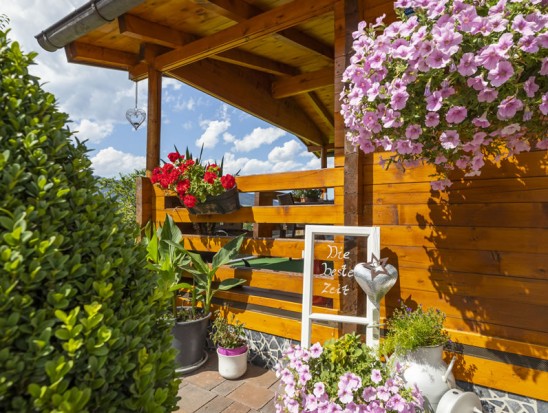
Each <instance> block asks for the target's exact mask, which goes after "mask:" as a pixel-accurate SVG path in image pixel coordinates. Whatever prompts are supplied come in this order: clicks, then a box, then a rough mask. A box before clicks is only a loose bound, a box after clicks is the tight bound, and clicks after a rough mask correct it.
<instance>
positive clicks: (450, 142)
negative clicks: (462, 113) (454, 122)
mask: <svg viewBox="0 0 548 413" xmlns="http://www.w3.org/2000/svg"><path fill="white" fill-rule="evenodd" d="M440 142H441V146H442V147H443V148H444V149H455V148H456V147H457V146H458V145H459V144H460V139H459V133H458V132H457V131H456V130H446V131H444V132H442V134H441V135H440Z"/></svg>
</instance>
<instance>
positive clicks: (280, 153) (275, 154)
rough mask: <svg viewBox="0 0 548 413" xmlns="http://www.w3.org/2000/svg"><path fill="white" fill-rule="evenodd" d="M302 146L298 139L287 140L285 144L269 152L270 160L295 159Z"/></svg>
mask: <svg viewBox="0 0 548 413" xmlns="http://www.w3.org/2000/svg"><path fill="white" fill-rule="evenodd" d="M301 148H302V145H301V144H299V143H298V142H297V141H296V140H291V141H287V142H285V143H284V144H283V146H276V147H275V148H273V149H272V150H271V151H270V153H269V154H268V160H269V161H270V162H273V163H276V162H285V161H293V160H294V159H295V154H296V153H298V151H299V150H300V149H301Z"/></svg>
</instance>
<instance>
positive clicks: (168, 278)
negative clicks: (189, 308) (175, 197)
mask: <svg viewBox="0 0 548 413" xmlns="http://www.w3.org/2000/svg"><path fill="white" fill-rule="evenodd" d="M182 236H183V234H182V232H181V230H180V229H179V227H177V225H176V224H175V222H174V221H173V218H172V217H171V215H166V219H165V221H164V224H163V225H162V226H161V227H159V228H157V229H156V231H154V230H153V228H152V225H150V223H149V224H148V225H147V227H146V228H145V237H144V238H143V243H144V244H145V245H146V248H147V261H148V264H147V266H148V268H150V269H151V270H153V271H156V272H157V273H158V274H159V279H158V286H157V288H156V290H155V292H154V295H155V297H156V298H157V299H164V300H171V305H172V315H173V318H174V319H177V320H179V321H180V318H181V317H182V314H181V313H180V311H179V310H178V309H177V291H178V290H179V289H181V288H188V289H191V288H192V285H191V284H188V283H181V282H180V279H181V272H182V266H183V265H184V264H188V263H189V262H190V259H189V258H188V257H187V256H186V252H184V251H181V250H180V249H179V248H177V247H176V245H178V243H179V242H180V241H181V237H182ZM192 302H193V303H195V302H196V297H195V296H193V299H192ZM195 316H196V314H192V317H191V316H188V317H186V318H187V319H189V318H195Z"/></svg>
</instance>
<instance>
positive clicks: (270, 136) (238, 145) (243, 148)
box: [234, 127, 286, 152]
mask: <svg viewBox="0 0 548 413" xmlns="http://www.w3.org/2000/svg"><path fill="white" fill-rule="evenodd" d="M285 134H286V132H285V131H283V130H281V129H278V128H274V127H270V128H255V129H253V131H252V132H251V133H250V134H248V135H246V136H244V137H243V139H236V140H235V141H234V150H235V151H237V152H250V151H252V150H253V149H257V148H259V147H261V146H262V145H267V144H268V145H270V144H272V143H274V142H275V141H276V139H278V138H280V137H282V136H284V135H285Z"/></svg>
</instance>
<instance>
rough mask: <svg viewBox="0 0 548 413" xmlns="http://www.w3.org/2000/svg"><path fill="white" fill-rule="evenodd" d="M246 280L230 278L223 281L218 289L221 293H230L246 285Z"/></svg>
mask: <svg viewBox="0 0 548 413" xmlns="http://www.w3.org/2000/svg"><path fill="white" fill-rule="evenodd" d="M245 283H246V280H244V279H242V278H229V279H227V280H223V281H221V283H220V284H219V287H218V288H217V289H218V290H219V291H228V290H230V289H231V288H234V287H237V286H239V285H242V284H245Z"/></svg>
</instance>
